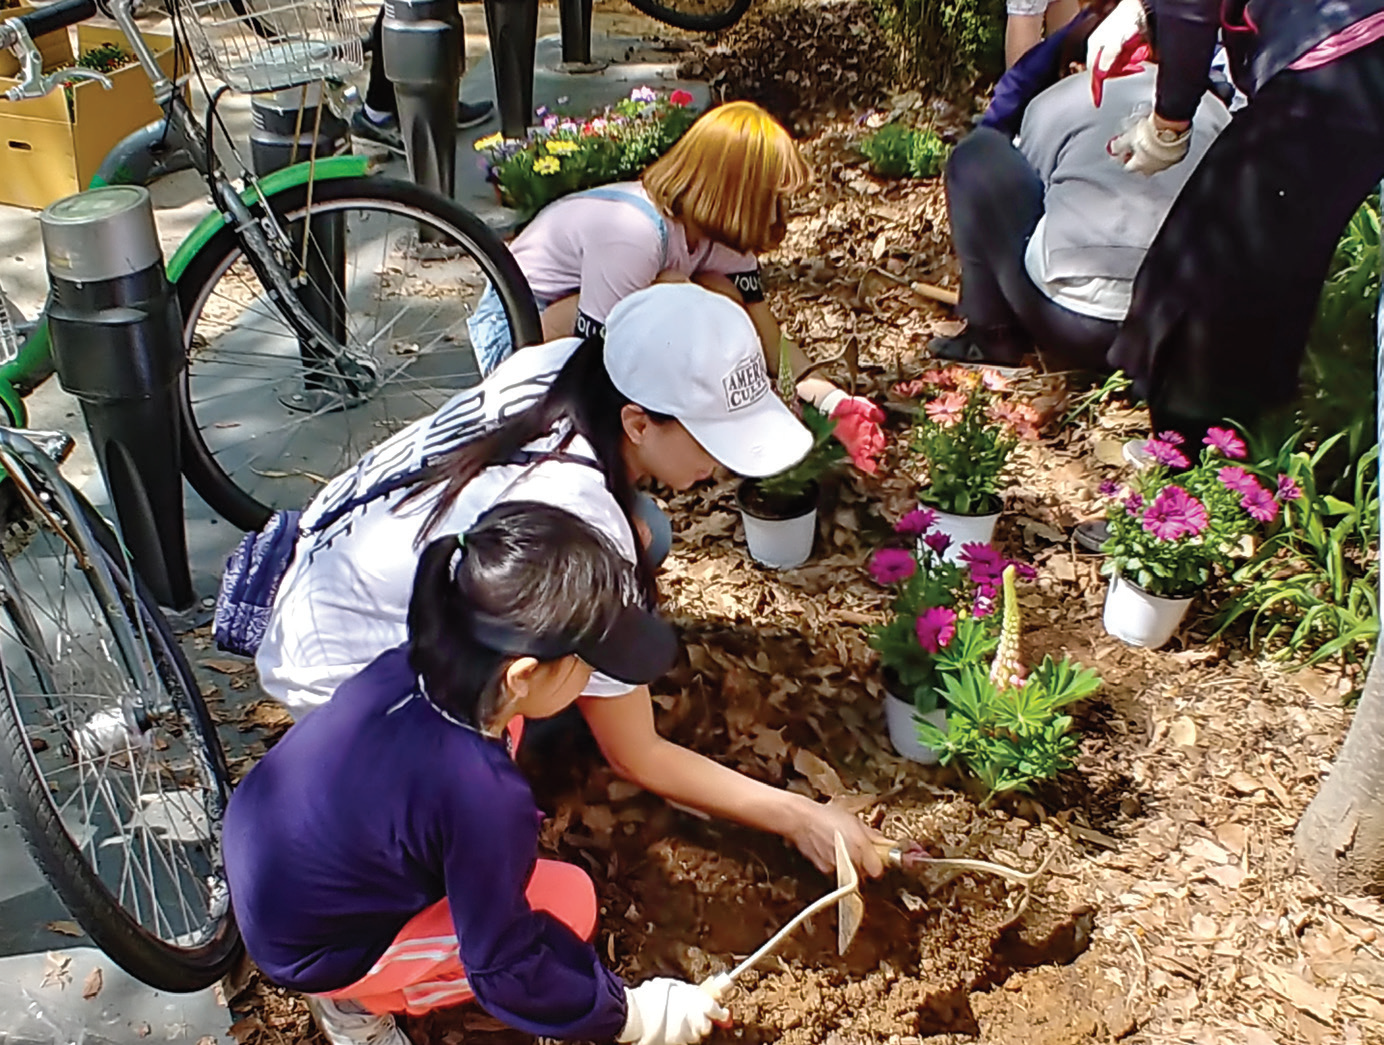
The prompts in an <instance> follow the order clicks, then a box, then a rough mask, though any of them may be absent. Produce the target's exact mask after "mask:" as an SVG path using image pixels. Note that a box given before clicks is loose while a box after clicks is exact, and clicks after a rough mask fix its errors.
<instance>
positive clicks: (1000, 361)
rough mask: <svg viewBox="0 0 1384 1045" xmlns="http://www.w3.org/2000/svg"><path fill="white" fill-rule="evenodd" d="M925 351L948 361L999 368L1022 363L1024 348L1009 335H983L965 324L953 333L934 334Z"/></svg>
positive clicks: (935, 357)
mask: <svg viewBox="0 0 1384 1045" xmlns="http://www.w3.org/2000/svg"><path fill="white" fill-rule="evenodd" d="M927 351H928V355H930V356H932V358H933V359H943V360H946V361H947V362H950V363H969V364H971V365H973V366H988V367H994V368H995V369H998V370H1018V369H1021V368H1022V367H1023V362H1024V354H1025V350H1024V348H1023V347H1021V346H1020V345H1017V344H1014V343H1013V342H1012V341H1011V339H1008V338H1002V337H984V336H982V335H979V334H977V333H974V332H972V330H971V328H970V327H967V328H966V329H965V330H963V331H962V332H961V333H959V334H957V335H956V337H935V338H933V339H932V340H931V341H929V342H928V343H927Z"/></svg>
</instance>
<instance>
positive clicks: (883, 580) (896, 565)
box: [870, 548, 918, 584]
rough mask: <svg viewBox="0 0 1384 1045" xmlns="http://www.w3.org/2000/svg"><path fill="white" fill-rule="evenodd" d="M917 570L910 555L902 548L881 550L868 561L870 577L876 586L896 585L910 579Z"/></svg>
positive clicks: (916, 564) (914, 561)
mask: <svg viewBox="0 0 1384 1045" xmlns="http://www.w3.org/2000/svg"><path fill="white" fill-rule="evenodd" d="M917 569H918V563H917V561H916V560H915V559H914V558H913V555H912V553H911V552H906V551H904V550H903V549H902V548H881V549H880V550H879V551H877V552H875V554H874V556H873V557H872V558H871V559H870V576H871V577H873V578H874V579H875V583H876V584H898V583H899V582H900V581H906V580H908V578H909V577H912V576H913V574H914V573H915V572H916V571H917Z"/></svg>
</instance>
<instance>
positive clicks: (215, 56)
mask: <svg viewBox="0 0 1384 1045" xmlns="http://www.w3.org/2000/svg"><path fill="white" fill-rule="evenodd" d="M177 10H178V19H179V23H180V25H181V26H182V29H183V31H184V34H185V35H186V38H187V41H188V44H189V45H190V47H191V50H192V54H193V56H194V58H195V60H196V61H197V62H198V64H199V65H200V66H201V67H202V68H203V70H204V71H206V72H209V73H210V74H211V75H212V76H215V77H216V78H217V79H218V80H221V81H222V82H223V83H225V84H226V85H227V86H228V87H230V88H231V89H232V90H235V91H241V92H243V93H245V94H259V93H263V92H266V91H281V90H285V89H287V88H289V87H300V86H302V85H303V84H306V83H312V82H314V81H316V80H332V81H338V82H339V81H344V80H346V79H348V78H350V77H351V76H354V75H355V74H356V73H358V72H360V71H361V69H363V68H364V67H365V52H364V48H363V46H362V44H361V35H360V23H359V21H358V20H357V19H356V16H355V8H354V4H352V3H349V2H347V0H179V3H178V9H177Z"/></svg>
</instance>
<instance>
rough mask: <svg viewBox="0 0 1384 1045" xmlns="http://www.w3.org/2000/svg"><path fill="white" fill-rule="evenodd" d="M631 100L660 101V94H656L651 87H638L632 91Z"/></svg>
mask: <svg viewBox="0 0 1384 1045" xmlns="http://www.w3.org/2000/svg"><path fill="white" fill-rule="evenodd" d="M630 101H632V102H654V101H658V95H656V94H654V92H653V88H651V87H636V88H635V89H634V90H632V91H630Z"/></svg>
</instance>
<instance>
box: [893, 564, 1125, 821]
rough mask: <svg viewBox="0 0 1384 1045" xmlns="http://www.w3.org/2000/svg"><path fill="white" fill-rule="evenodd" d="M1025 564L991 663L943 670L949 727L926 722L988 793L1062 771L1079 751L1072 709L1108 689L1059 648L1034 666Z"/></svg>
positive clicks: (1012, 569)
mask: <svg viewBox="0 0 1384 1045" xmlns="http://www.w3.org/2000/svg"><path fill="white" fill-rule="evenodd" d="M1017 573H1018V571H1017V568H1016V565H1015V564H1013V563H1009V564H1006V566H1005V568H1004V572H1003V575H1002V577H1003V582H1002V584H1003V592H1004V596H1003V602H1004V609H1003V625H1002V627H1001V630H1000V638H999V643H998V647H999V648H998V649H997V651H996V653H995V659H994V662H993V663H992V664H991V665H989V667H988V669H987V667H986V665H985V664H984V663H982V662H971V663H968V664H966V665H963V666H962V667H961V668H960V669H959V670H955V671H947V672H944V673H943V674H942V685H943V687H944V690H945V695H944V697H945V700H946V704H947V728H946V730H945V731H944V730H941V729H938V728H937V727H936V726H934V725H933V724H932V723H930V722H926V721H921V720H920V721H919V722H918V724H917V725H918V739H919V740H920V741H921V742H922V743H923V744H926V745H927V746H928V747H930V748H933V749H934V750H936V751H939V752H941V754H942V762H943V763H944V764H950V763H952V762H960V763H961V764H962V765H964V766H965V767H966V768H967V769H968V770H969V771H970V772H972V773H974V774H975V776H976V778H977V779H979V780H980V782H981V783H982V784H983V785H984V786H985V788H986V791H987V800H988V799H989V798H993V797H994V796H995V795H997V794H1002V793H1004V792H1007V791H1031V790H1032V789H1033V787H1034V785H1035V784H1037V783H1039V782H1041V781H1044V780H1051V779H1053V778H1055V777H1056V776H1057V775H1058V774H1059V773H1061V772H1062V771H1063V770H1065V769H1069V768H1070V767H1071V765H1072V763H1073V761H1074V760H1075V758H1076V752H1077V738H1076V736H1075V734H1074V733H1073V730H1072V718H1071V716H1070V715H1068V714H1067V713H1066V711H1065V709H1066V708H1067V707H1068V706H1070V705H1071V704H1073V703H1075V702H1076V701H1078V700H1082V699H1084V698H1086V697H1089V696H1090V695H1091V694H1092V693H1094V692H1095V691H1096V690H1097V689H1099V688H1100V684H1101V680H1100V677H1099V676H1098V675H1096V673H1095V672H1094V671H1092V670H1091V669H1089V668H1083V667H1081V665H1079V664H1075V663H1073V662H1072V661H1071V660H1069V659H1068V658H1066V657H1063V658H1062V659H1061V660H1055V659H1054V658H1053V657H1052V656H1051V655H1049V656H1046V657H1044V658H1043V660H1042V662H1041V663H1040V664H1039V665H1038V666H1037V667H1036V668H1034V669H1033V670H1032V671H1029V670H1028V669H1027V668H1026V666H1025V664H1024V661H1023V656H1022V652H1021V648H1020V638H1021V635H1022V620H1021V616H1020V610H1019V599H1018V595H1017V593H1016V591H1015V583H1014V582H1015V577H1016V576H1017Z"/></svg>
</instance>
